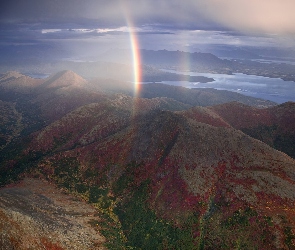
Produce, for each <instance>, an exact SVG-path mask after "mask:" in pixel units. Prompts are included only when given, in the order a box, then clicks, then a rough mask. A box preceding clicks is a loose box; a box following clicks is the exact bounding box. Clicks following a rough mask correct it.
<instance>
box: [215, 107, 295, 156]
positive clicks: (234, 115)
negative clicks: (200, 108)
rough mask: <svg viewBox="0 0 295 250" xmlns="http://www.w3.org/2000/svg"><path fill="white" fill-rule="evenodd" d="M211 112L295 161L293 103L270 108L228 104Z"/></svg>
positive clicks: (294, 113)
mask: <svg viewBox="0 0 295 250" xmlns="http://www.w3.org/2000/svg"><path fill="white" fill-rule="evenodd" d="M211 110H212V111H214V112H216V113H217V114H218V115H220V116H221V117H222V118H223V119H224V120H225V121H227V122H228V123H229V124H230V125H231V126H233V127H234V128H236V129H239V130H241V131H243V132H244V133H246V134H248V135H250V136H252V137H254V138H256V139H258V140H261V141H263V142H265V143H267V144H268V145H270V146H272V147H274V148H276V149H278V150H280V151H283V152H285V153H286V154H288V155H289V156H291V157H293V158H295V132H294V126H295V103H294V102H287V103H283V104H281V105H278V106H274V107H270V108H267V109H257V108H255V107H249V106H246V105H243V104H241V103H228V104H223V105H218V106H214V107H212V108H211Z"/></svg>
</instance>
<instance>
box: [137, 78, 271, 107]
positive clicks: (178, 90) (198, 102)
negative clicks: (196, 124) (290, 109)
mask: <svg viewBox="0 0 295 250" xmlns="http://www.w3.org/2000/svg"><path fill="white" fill-rule="evenodd" d="M140 95H141V97H144V98H153V97H168V98H173V99H175V100H177V101H179V102H183V103H186V104H189V105H191V106H211V105H215V104H218V103H219V104H221V103H227V102H232V101H238V102H240V103H243V104H246V105H251V106H256V107H268V106H273V105H275V103H274V102H271V101H267V100H263V99H258V98H253V97H250V96H244V95H242V94H239V93H235V92H231V91H226V90H216V89H212V88H208V89H205V88H202V89H201V88H193V89H187V88H184V87H180V86H171V85H167V84H163V83H150V84H142V85H141V86H140Z"/></svg>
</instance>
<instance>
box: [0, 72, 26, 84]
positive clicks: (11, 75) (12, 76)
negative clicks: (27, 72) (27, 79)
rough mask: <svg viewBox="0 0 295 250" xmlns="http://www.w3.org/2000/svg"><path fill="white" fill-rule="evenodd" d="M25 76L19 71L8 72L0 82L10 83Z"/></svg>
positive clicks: (0, 77)
mask: <svg viewBox="0 0 295 250" xmlns="http://www.w3.org/2000/svg"><path fill="white" fill-rule="evenodd" d="M22 76H24V75H22V74H20V73H19V72H17V71H8V72H6V73H5V74H2V75H1V76H0V82H4V81H9V80H14V79H16V78H20V77H22Z"/></svg>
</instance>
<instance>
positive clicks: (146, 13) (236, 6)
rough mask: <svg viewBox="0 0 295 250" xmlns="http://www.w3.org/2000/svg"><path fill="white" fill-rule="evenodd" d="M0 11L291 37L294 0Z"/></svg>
mask: <svg viewBox="0 0 295 250" xmlns="http://www.w3.org/2000/svg"><path fill="white" fill-rule="evenodd" d="M0 7H1V8H0V14H1V15H0V16H1V17H0V18H1V19H2V20H5V21H9V22H15V21H17V20H27V21H29V20H30V21H33V22H36V21H40V22H42V21H47V22H52V23H54V22H73V23H75V22H76V23H81V22H82V20H84V21H85V20H96V21H97V22H98V23H99V24H100V25H104V26H110V25H114V26H120V25H121V26H122V25H123V23H124V22H125V20H126V18H130V19H132V20H133V21H134V22H135V23H136V24H138V25H143V24H146V23H148V24H155V23H157V24H161V25H168V26H176V27H187V28H190V27H204V28H207V29H209V28H210V27H212V26H221V25H222V26H225V27H229V28H234V29H236V30H239V31H243V32H268V33H279V34H290V33H295V15H294V14H293V10H294V9H295V1H294V0H259V1H258V0H206V1H203V0H183V1H179V0H161V1H158V0H112V1H109V0H86V1H85V0H62V1H57V0H52V1H47V0H26V1H22V0H10V1H1V6H0Z"/></svg>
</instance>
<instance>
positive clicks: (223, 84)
mask: <svg viewBox="0 0 295 250" xmlns="http://www.w3.org/2000/svg"><path fill="white" fill-rule="evenodd" d="M163 71H166V72H171V73H177V74H186V75H191V76H206V77H211V78H213V79H214V80H215V81H213V82H208V83H199V82H188V81H181V82H180V81H178V82H177V81H163V82H162V83H165V84H169V85H175V86H183V87H186V88H214V89H218V90H228V91H233V92H237V93H240V94H243V95H247V96H252V97H256V98H262V99H265V100H270V101H273V102H276V103H284V102H287V101H293V102H295V82H291V81H283V80H282V79H280V78H269V77H263V76H256V75H245V74H242V73H236V74H233V75H226V74H211V73H196V72H186V71H175V70H163Z"/></svg>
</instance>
